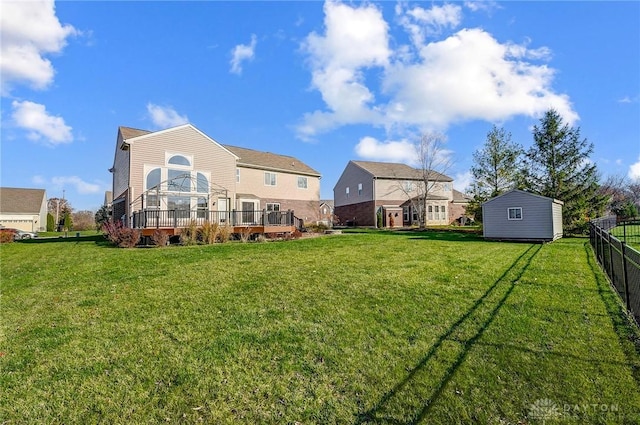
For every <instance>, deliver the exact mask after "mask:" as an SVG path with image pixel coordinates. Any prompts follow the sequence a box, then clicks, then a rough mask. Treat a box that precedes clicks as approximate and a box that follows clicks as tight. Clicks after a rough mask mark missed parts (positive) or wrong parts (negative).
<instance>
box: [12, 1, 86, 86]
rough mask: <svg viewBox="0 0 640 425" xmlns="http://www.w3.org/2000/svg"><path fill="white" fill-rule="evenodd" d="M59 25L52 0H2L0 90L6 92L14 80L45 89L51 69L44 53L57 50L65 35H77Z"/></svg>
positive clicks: (50, 77)
mask: <svg viewBox="0 0 640 425" xmlns="http://www.w3.org/2000/svg"><path fill="white" fill-rule="evenodd" d="M77 34H78V31H76V29H75V28H74V27H73V26H71V25H62V24H61V23H60V21H59V20H58V18H57V17H56V13H55V5H54V2H53V0H31V1H3V2H2V14H0V39H2V43H1V47H0V56H1V57H2V61H0V74H1V78H0V81H1V86H0V91H1V93H2V95H3V96H5V95H8V93H9V91H10V90H11V87H12V86H14V85H15V84H20V83H22V84H27V85H28V86H30V87H31V88H33V89H45V88H47V87H48V86H49V84H51V82H52V81H53V76H54V74H55V71H54V69H53V65H52V64H51V61H50V60H49V59H47V58H46V57H45V56H46V55H48V54H55V53H60V52H61V51H62V49H63V48H64V47H65V45H66V43H67V38H68V37H70V36H73V35H77Z"/></svg>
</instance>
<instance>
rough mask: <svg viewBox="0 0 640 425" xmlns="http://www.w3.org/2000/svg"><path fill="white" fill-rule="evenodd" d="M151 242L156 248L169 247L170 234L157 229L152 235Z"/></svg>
mask: <svg viewBox="0 0 640 425" xmlns="http://www.w3.org/2000/svg"><path fill="white" fill-rule="evenodd" d="M151 241H152V242H153V244H154V245H155V246H159V247H162V246H167V245H169V234H168V233H166V232H163V231H162V230H159V229H156V230H154V232H153V234H152V235H151Z"/></svg>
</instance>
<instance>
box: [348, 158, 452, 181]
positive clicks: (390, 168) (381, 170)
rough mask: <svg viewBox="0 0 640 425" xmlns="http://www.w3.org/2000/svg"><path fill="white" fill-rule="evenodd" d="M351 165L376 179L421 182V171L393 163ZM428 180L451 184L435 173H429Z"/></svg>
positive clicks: (448, 178)
mask: <svg viewBox="0 0 640 425" xmlns="http://www.w3.org/2000/svg"><path fill="white" fill-rule="evenodd" d="M351 162H352V163H353V164H355V165H357V166H358V167H360V168H362V169H363V170H365V171H367V172H368V173H369V174H371V175H373V176H374V177H377V178H383V179H396V180H397V179H401V180H422V170H419V169H417V168H413V167H410V166H408V165H407V164H399V163H395V162H373V161H351ZM429 180H431V181H439V182H452V181H453V179H452V178H451V177H449V176H446V175H444V174H442V173H438V172H437V171H430V172H429Z"/></svg>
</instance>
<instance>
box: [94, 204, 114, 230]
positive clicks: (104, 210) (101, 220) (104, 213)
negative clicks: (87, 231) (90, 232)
mask: <svg viewBox="0 0 640 425" xmlns="http://www.w3.org/2000/svg"><path fill="white" fill-rule="evenodd" d="M110 216H111V211H110V210H109V207H107V206H106V205H103V206H101V207H100V209H99V210H98V211H96V215H95V222H96V229H97V230H100V229H102V226H103V225H104V224H105V223H107V222H108V221H109V218H110Z"/></svg>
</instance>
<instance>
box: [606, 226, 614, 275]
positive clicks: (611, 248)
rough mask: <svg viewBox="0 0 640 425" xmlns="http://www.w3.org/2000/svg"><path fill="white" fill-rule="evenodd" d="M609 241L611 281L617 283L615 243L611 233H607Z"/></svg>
mask: <svg viewBox="0 0 640 425" xmlns="http://www.w3.org/2000/svg"><path fill="white" fill-rule="evenodd" d="M607 242H609V278H610V279H611V283H613V284H614V285H615V284H616V277H615V273H614V271H613V270H614V269H613V244H612V243H611V233H607Z"/></svg>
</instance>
